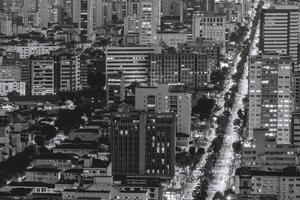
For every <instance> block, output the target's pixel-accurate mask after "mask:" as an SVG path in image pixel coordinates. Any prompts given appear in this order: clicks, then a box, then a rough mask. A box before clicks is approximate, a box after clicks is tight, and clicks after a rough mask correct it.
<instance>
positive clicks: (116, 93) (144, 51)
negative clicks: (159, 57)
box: [105, 46, 161, 104]
mask: <svg viewBox="0 0 300 200" xmlns="http://www.w3.org/2000/svg"><path fill="white" fill-rule="evenodd" d="M160 52H161V48H160V47H148V46H109V47H107V49H106V73H105V74H106V88H107V101H108V104H111V103H114V102H121V101H122V100H124V99H125V92H124V91H125V87H127V86H129V85H131V84H132V83H134V82H137V83H139V84H141V85H147V84H148V81H149V69H148V63H149V60H150V54H153V53H160Z"/></svg>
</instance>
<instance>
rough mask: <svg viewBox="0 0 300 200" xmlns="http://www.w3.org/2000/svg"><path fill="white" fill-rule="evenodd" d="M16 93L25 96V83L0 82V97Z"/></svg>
mask: <svg viewBox="0 0 300 200" xmlns="http://www.w3.org/2000/svg"><path fill="white" fill-rule="evenodd" d="M13 92H15V93H17V94H18V95H21V96H25V95H26V83H25V82H17V81H5V82H0V96H7V95H8V94H10V93H13Z"/></svg>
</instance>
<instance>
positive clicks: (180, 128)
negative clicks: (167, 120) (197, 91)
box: [135, 85, 192, 135]
mask: <svg viewBox="0 0 300 200" xmlns="http://www.w3.org/2000/svg"><path fill="white" fill-rule="evenodd" d="M135 109H136V110H144V111H146V112H150V113H175V115H176V127H177V128H176V131H177V132H181V133H185V134H188V135H189V134H190V131H191V124H190V121H191V114H192V95H191V94H189V93H186V92H184V91H183V90H181V91H180V88H178V87H177V86H169V85H158V86H157V87H137V88H136V90H135Z"/></svg>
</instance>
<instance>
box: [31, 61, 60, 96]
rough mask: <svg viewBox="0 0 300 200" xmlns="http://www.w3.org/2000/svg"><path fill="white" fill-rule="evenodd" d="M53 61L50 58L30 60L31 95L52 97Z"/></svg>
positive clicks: (53, 89) (53, 84) (53, 90)
mask: <svg viewBox="0 0 300 200" xmlns="http://www.w3.org/2000/svg"><path fill="white" fill-rule="evenodd" d="M54 66H55V65H54V60H53V58H52V57H51V56H40V57H34V58H32V59H31V95H33V96H35V95H54V94H55V76H54Z"/></svg>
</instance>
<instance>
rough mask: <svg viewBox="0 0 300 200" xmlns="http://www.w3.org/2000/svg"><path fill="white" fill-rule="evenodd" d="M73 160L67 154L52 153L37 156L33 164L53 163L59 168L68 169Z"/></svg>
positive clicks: (71, 165)
mask: <svg viewBox="0 0 300 200" xmlns="http://www.w3.org/2000/svg"><path fill="white" fill-rule="evenodd" d="M74 160H75V159H74V158H73V156H71V155H69V154H63V153H54V154H46V155H40V156H37V157H36V158H35V159H34V161H33V165H53V166H55V167H57V168H59V169H69V168H72V167H73V165H74Z"/></svg>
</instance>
